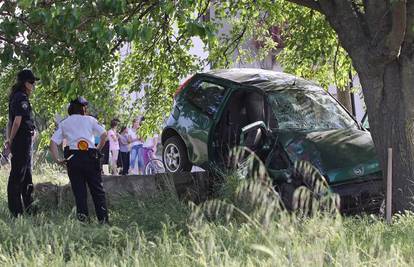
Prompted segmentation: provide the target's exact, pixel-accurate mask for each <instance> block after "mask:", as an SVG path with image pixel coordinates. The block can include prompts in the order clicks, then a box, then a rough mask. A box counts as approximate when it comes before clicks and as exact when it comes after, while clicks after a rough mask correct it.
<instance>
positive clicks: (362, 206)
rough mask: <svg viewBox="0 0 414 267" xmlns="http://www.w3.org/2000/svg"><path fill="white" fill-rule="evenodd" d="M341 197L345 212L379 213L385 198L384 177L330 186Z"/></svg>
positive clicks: (342, 207) (342, 209) (342, 210)
mask: <svg viewBox="0 0 414 267" xmlns="http://www.w3.org/2000/svg"><path fill="white" fill-rule="evenodd" d="M330 187H331V189H332V191H333V192H334V193H337V194H338V195H339V196H340V197H341V208H340V209H341V212H342V213H344V214H355V213H361V212H365V213H378V212H379V211H380V208H381V205H382V203H383V200H384V190H383V182H382V179H379V178H376V179H369V180H364V181H356V182H352V183H343V184H334V185H331V186H330Z"/></svg>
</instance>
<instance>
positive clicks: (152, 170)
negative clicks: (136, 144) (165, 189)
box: [144, 158, 165, 175]
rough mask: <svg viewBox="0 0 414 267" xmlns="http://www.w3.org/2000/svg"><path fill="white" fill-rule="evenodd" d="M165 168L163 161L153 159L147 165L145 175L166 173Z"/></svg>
mask: <svg viewBox="0 0 414 267" xmlns="http://www.w3.org/2000/svg"><path fill="white" fill-rule="evenodd" d="M164 172H165V167H164V163H163V162H162V160H160V159H157V158H153V159H151V160H150V161H148V163H147V164H146V165H145V169H144V174H145V175H152V174H156V173H164Z"/></svg>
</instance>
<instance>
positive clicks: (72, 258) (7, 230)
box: [0, 169, 414, 266]
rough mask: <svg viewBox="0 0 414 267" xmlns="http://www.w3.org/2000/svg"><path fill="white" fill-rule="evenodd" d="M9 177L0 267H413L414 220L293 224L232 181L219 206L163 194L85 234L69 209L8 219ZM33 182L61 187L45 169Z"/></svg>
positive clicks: (324, 219) (130, 204)
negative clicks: (50, 183)
mask: <svg viewBox="0 0 414 267" xmlns="http://www.w3.org/2000/svg"><path fill="white" fill-rule="evenodd" d="M7 177H8V172H7V171H5V170H0V265H1V266H136V265H139V266H258V265H263V266H288V265H293V266H321V265H327V266H359V265H364V266H378V265H379V266H404V265H407V266H412V265H414V254H413V253H412V251H413V248H414V238H413V237H414V216H413V215H404V216H397V217H395V218H394V224H393V225H392V226H389V225H386V224H385V223H384V222H383V221H381V220H379V219H377V218H375V217H369V216H366V217H360V218H355V217H354V218H341V217H336V218H332V217H330V216H324V215H320V216H315V217H313V218H310V219H298V218H295V217H292V216H289V215H287V214H285V213H283V212H281V211H280V210H279V209H278V207H277V205H275V203H276V202H275V201H274V198H272V196H269V194H268V193H266V190H265V189H263V188H260V186H259V185H257V184H246V183H245V184H244V185H243V184H242V185H237V184H238V183H237V182H236V181H235V180H234V179H230V182H229V183H228V184H227V187H225V188H223V190H222V194H221V195H222V196H221V200H216V201H212V202H209V203H207V204H204V205H202V206H198V207H196V206H194V205H189V204H185V203H181V202H179V201H178V200H177V199H176V198H175V197H174V195H171V194H168V193H166V194H165V195H162V196H159V197H157V198H154V199H149V200H147V201H144V202H142V201H138V200H135V199H132V198H129V199H123V200H122V201H119V202H117V203H113V204H112V205H111V206H110V218H111V221H112V226H110V227H109V226H101V225H98V224H97V223H94V222H92V223H90V224H81V223H79V222H77V221H76V220H74V219H73V218H74V210H73V209H58V210H49V209H46V208H44V209H43V210H42V212H41V213H40V214H38V215H36V216H23V217H21V218H18V219H11V218H10V217H9V213H8V209H7V202H6V190H5V189H6V184H7ZM34 180H35V182H40V181H42V182H43V181H51V180H52V181H54V182H60V183H66V182H67V179H66V177H65V175H64V174H62V173H59V172H58V171H54V170H51V169H46V170H45V169H43V171H42V172H41V173H36V174H35V175H34ZM259 189H260V190H259ZM38 204H39V205H40V206H42V205H43V204H46V203H38ZM45 206H46V205H45Z"/></svg>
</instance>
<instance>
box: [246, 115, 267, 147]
mask: <svg viewBox="0 0 414 267" xmlns="http://www.w3.org/2000/svg"><path fill="white" fill-rule="evenodd" d="M267 132H268V129H267V127H266V124H265V123H264V121H256V122H253V123H250V124H248V125H246V126H244V127H243V128H242V133H241V136H240V144H241V145H244V146H247V147H249V148H251V149H253V150H254V148H256V147H257V146H258V145H259V144H260V143H261V141H262V140H263V135H266V134H267Z"/></svg>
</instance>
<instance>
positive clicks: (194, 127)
mask: <svg viewBox="0 0 414 267" xmlns="http://www.w3.org/2000/svg"><path fill="white" fill-rule="evenodd" d="M227 92H228V87H227V86H225V85H224V84H223V83H220V82H219V81H217V80H214V79H211V78H210V79H209V78H206V77H201V78H199V79H197V80H195V81H192V82H191V84H190V85H189V88H188V89H187V90H186V92H185V99H186V102H187V103H188V105H186V107H185V109H186V110H185V114H186V116H187V117H188V118H187V119H189V120H187V121H191V124H189V125H187V126H186V134H187V141H188V143H187V149H188V151H189V159H190V161H191V162H193V163H194V164H196V165H205V164H206V163H207V162H208V151H209V136H210V132H211V129H212V126H213V125H214V122H215V120H216V118H217V116H218V114H219V111H220V110H221V108H222V107H221V105H222V103H223V101H224V98H225V96H226V93H227Z"/></svg>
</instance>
